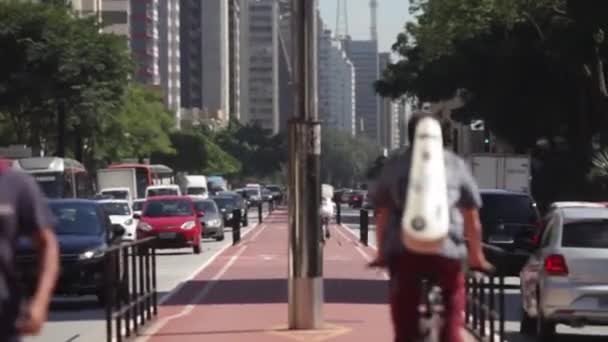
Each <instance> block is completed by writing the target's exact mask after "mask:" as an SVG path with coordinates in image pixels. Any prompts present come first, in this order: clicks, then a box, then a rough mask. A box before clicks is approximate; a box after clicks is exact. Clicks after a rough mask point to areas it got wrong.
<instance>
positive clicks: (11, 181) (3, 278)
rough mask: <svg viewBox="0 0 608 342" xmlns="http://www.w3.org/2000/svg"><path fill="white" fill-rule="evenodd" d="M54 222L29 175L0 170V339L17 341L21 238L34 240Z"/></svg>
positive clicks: (40, 193)
mask: <svg viewBox="0 0 608 342" xmlns="http://www.w3.org/2000/svg"><path fill="white" fill-rule="evenodd" d="M53 222H54V219H53V216H52V214H51V211H50V209H49V207H48V205H47V202H46V198H45V196H44V194H43V193H42V191H41V190H40V189H39V187H38V185H37V184H36V181H35V180H34V179H33V178H32V177H31V176H29V175H27V174H24V173H18V172H14V171H11V170H0V336H2V337H7V336H11V341H12V340H16V337H14V335H16V333H15V331H14V325H15V320H16V318H17V315H18V314H19V307H20V305H21V299H22V298H21V295H22V294H21V292H20V289H19V286H18V279H17V270H16V265H15V250H16V246H17V240H18V238H19V237H20V236H26V237H27V236H32V235H33V234H34V233H35V232H36V231H38V230H40V229H45V228H48V227H51V226H52V224H53Z"/></svg>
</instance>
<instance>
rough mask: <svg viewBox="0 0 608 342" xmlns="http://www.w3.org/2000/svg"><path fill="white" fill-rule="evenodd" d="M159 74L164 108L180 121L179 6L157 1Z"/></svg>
mask: <svg viewBox="0 0 608 342" xmlns="http://www.w3.org/2000/svg"><path fill="white" fill-rule="evenodd" d="M158 16H159V35H160V37H159V44H158V45H159V71H160V72H159V74H160V86H161V88H162V91H163V98H164V102H165V106H166V107H167V108H168V109H169V110H171V111H172V112H173V113H175V116H176V121H177V123H178V125H179V123H180V121H181V113H180V110H181V78H180V75H181V65H180V57H181V53H180V4H179V0H159V8H158Z"/></svg>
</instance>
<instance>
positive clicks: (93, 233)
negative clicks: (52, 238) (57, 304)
mask: <svg viewBox="0 0 608 342" xmlns="http://www.w3.org/2000/svg"><path fill="white" fill-rule="evenodd" d="M49 206H50V208H51V211H52V212H53V214H54V216H55V218H56V225H55V227H54V228H55V233H56V235H57V240H58V242H59V251H60V256H61V276H60V278H59V281H58V283H57V286H56V289H55V292H56V294H61V295H79V296H80V295H89V294H93V295H97V298H98V299H99V301H100V302H101V303H103V302H104V300H105V291H104V290H105V289H104V272H106V270H105V269H104V266H105V263H104V260H105V251H106V249H107V248H108V247H109V246H111V245H113V244H117V243H120V239H121V236H122V234H124V228H123V227H122V226H120V225H112V224H111V222H110V218H109V217H108V215H107V214H106V213H105V212H104V210H103V206H102V204H100V203H98V202H96V201H90V200H81V199H66V200H51V201H50V202H49ZM113 264H114V263H113ZM17 265H18V269H19V271H20V272H21V274H20V278H21V280H22V281H23V284H24V286H25V288H27V289H28V290H29V291H30V292H31V291H32V290H33V289H31V288H28V286H29V287H31V286H32V285H33V284H36V281H35V277H36V274H37V268H38V267H37V266H38V261H37V256H36V255H35V252H34V249H33V247H32V244H31V241H30V240H28V239H21V240H19V244H18V247H17ZM116 272H118V271H116ZM118 278H119V279H121V278H122V277H118Z"/></svg>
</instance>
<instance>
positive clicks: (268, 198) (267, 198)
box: [260, 188, 272, 202]
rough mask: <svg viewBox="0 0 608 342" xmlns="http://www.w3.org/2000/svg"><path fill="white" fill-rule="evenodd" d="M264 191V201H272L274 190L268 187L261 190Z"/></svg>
mask: <svg viewBox="0 0 608 342" xmlns="http://www.w3.org/2000/svg"><path fill="white" fill-rule="evenodd" d="M260 191H261V192H262V201H263V202H270V201H272V192H271V191H270V190H268V189H266V188H263V189H262V190H260Z"/></svg>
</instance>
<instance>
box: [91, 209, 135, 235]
mask: <svg viewBox="0 0 608 342" xmlns="http://www.w3.org/2000/svg"><path fill="white" fill-rule="evenodd" d="M99 203H101V204H102V206H103V208H104V210H105V211H106V213H107V214H108V216H109V217H110V221H111V222H112V224H119V225H121V226H123V227H124V228H125V234H124V235H123V240H129V241H133V240H135V230H136V228H137V222H136V220H135V219H134V218H133V211H132V210H131V207H130V204H129V201H126V200H114V199H110V200H101V201H99Z"/></svg>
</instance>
